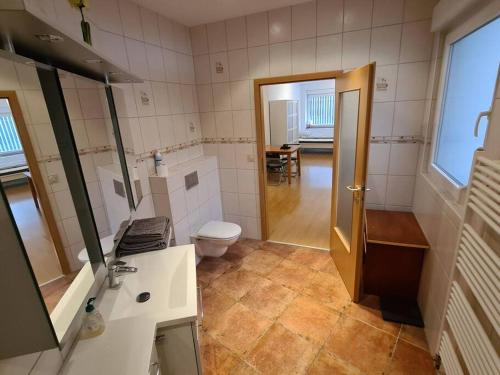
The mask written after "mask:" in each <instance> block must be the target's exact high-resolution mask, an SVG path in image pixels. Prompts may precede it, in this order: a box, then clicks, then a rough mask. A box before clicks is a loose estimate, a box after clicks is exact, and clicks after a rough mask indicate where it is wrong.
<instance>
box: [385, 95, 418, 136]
mask: <svg viewBox="0 0 500 375" xmlns="http://www.w3.org/2000/svg"><path fill="white" fill-rule="evenodd" d="M424 109H425V101H424V100H415V101H407V102H396V109H395V113H394V127H393V129H392V135H393V136H406V135H421V134H422V123H423V119H424Z"/></svg>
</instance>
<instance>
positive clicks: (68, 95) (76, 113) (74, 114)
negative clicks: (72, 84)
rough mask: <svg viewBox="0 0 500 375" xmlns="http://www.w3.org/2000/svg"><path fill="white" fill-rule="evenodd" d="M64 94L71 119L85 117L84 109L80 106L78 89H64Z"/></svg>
mask: <svg viewBox="0 0 500 375" xmlns="http://www.w3.org/2000/svg"><path fill="white" fill-rule="evenodd" d="M63 94H64V102H65V103H66V109H67V110H68V114H69V118H70V119H71V120H80V119H83V114H82V109H81V107H80V99H79V98H78V91H77V90H76V89H64V90H63Z"/></svg>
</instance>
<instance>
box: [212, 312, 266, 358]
mask: <svg viewBox="0 0 500 375" xmlns="http://www.w3.org/2000/svg"><path fill="white" fill-rule="evenodd" d="M271 324H272V322H271V321H270V320H269V319H267V318H265V317H264V316H262V315H260V314H258V313H256V312H255V311H252V310H250V309H248V308H247V307H245V306H243V305H242V304H240V303H237V304H235V305H233V306H231V307H230V308H229V309H228V310H227V311H226V312H224V313H222V314H221V317H220V319H217V324H216V326H215V328H214V329H213V331H212V334H213V335H214V337H215V338H216V339H217V340H219V341H220V342H221V343H222V344H223V345H224V346H226V347H228V348H231V349H232V350H233V351H234V352H236V353H238V354H241V353H244V352H246V351H247V350H248V349H250V348H252V347H253V346H254V344H255V342H256V341H257V339H258V338H259V337H260V336H261V335H262V334H263V333H264V332H265V331H266V330H267V329H268V328H269V326H270V325H271Z"/></svg>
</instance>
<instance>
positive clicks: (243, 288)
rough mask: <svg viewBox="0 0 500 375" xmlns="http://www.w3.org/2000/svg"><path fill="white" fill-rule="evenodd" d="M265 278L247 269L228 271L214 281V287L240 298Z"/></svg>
mask: <svg viewBox="0 0 500 375" xmlns="http://www.w3.org/2000/svg"><path fill="white" fill-rule="evenodd" d="M264 280H265V279H264V278H262V277H261V276H259V275H257V274H255V273H254V272H249V271H246V270H236V271H232V272H227V273H225V274H224V275H222V276H221V277H219V278H218V279H217V280H215V281H214V282H213V287H214V288H216V289H217V290H219V291H221V292H222V293H225V294H227V295H228V296H230V297H232V298H234V299H236V300H238V299H240V298H241V297H243V296H244V295H245V294H246V293H247V292H248V291H249V290H250V289H252V288H253V287H255V286H256V285H257V284H258V283H261V282H263V281H264Z"/></svg>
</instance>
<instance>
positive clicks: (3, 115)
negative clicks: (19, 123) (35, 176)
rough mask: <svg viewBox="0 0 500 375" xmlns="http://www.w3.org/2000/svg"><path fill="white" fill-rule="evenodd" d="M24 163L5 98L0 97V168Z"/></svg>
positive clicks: (19, 142)
mask: <svg viewBox="0 0 500 375" xmlns="http://www.w3.org/2000/svg"><path fill="white" fill-rule="evenodd" d="M25 165H26V159H25V158H24V152H23V147H22V145H21V141H20V139H19V135H18V134H17V128H16V124H15V122H14V118H13V117H12V113H11V112H10V107H9V103H8V101H7V99H0V170H2V169H9V168H16V167H20V166H25Z"/></svg>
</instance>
